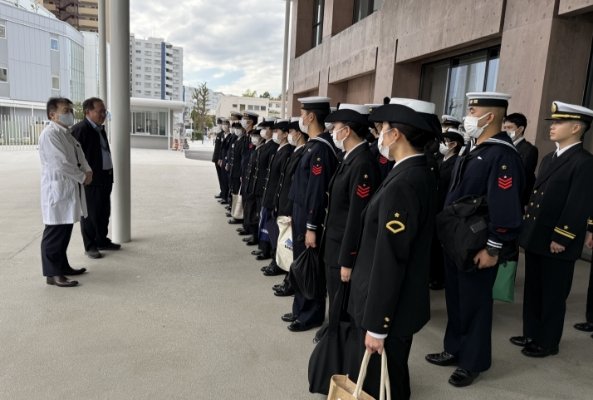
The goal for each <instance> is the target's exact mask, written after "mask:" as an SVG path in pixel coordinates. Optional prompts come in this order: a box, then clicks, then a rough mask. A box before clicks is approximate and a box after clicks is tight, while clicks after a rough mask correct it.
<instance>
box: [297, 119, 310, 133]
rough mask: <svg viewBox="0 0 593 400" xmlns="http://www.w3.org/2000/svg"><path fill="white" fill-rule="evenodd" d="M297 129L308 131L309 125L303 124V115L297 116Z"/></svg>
mask: <svg viewBox="0 0 593 400" xmlns="http://www.w3.org/2000/svg"><path fill="white" fill-rule="evenodd" d="M299 129H300V130H301V132H303V133H309V127H308V126H306V125H305V122H304V121H303V117H300V118H299Z"/></svg>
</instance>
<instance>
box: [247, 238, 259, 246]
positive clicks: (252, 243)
mask: <svg viewBox="0 0 593 400" xmlns="http://www.w3.org/2000/svg"><path fill="white" fill-rule="evenodd" d="M245 244H246V245H247V246H257V245H258V244H259V241H258V240H255V239H251V240H250V241H248V242H247V243H245Z"/></svg>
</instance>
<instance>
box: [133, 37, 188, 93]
mask: <svg viewBox="0 0 593 400" xmlns="http://www.w3.org/2000/svg"><path fill="white" fill-rule="evenodd" d="M130 96H131V97H140V98H149V99H161V100H175V101H183V48H181V47H176V46H173V45H172V44H170V43H167V42H165V41H164V40H163V39H158V38H148V39H138V38H136V37H135V36H134V35H131V36H130Z"/></svg>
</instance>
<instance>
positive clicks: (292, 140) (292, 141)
mask: <svg viewBox="0 0 593 400" xmlns="http://www.w3.org/2000/svg"><path fill="white" fill-rule="evenodd" d="M297 143H298V140H297V139H295V137H294V135H291V134H288V144H290V145H291V146H296V145H297Z"/></svg>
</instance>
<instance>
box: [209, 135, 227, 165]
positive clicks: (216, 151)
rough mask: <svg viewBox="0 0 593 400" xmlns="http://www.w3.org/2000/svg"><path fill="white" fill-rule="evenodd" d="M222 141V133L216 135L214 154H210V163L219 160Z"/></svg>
mask: <svg viewBox="0 0 593 400" xmlns="http://www.w3.org/2000/svg"><path fill="white" fill-rule="evenodd" d="M223 140H224V132H222V131H220V132H218V133H217V134H216V138H215V139H214V152H213V153H212V162H213V163H216V162H218V160H220V158H221V157H220V155H221V154H222V141H223Z"/></svg>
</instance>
